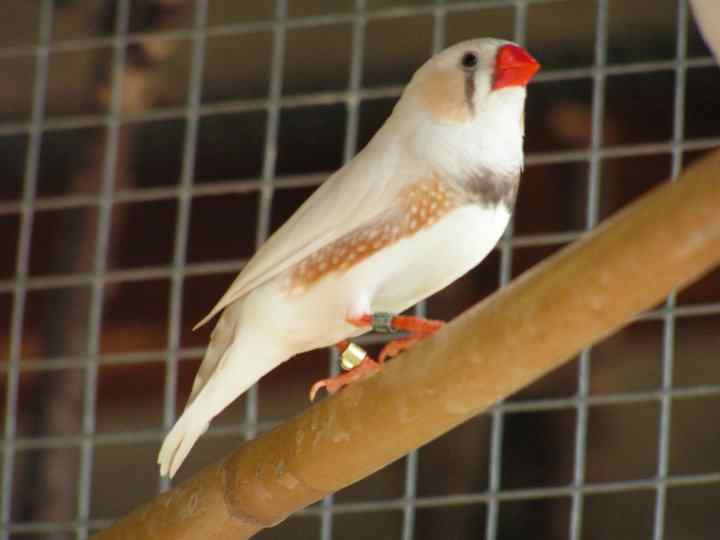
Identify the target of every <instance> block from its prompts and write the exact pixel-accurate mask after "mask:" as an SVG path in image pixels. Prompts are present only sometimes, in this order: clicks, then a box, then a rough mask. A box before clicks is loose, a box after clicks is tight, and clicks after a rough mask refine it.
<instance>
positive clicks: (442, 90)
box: [419, 69, 470, 124]
mask: <svg viewBox="0 0 720 540" xmlns="http://www.w3.org/2000/svg"><path fill="white" fill-rule="evenodd" d="M419 97H420V101H421V102H422V104H423V106H425V108H426V109H427V110H428V112H429V113H430V114H431V115H432V117H433V118H434V119H435V120H438V121H441V122H452V123H456V124H460V123H464V122H467V121H468V120H469V119H470V110H469V109H468V107H467V105H466V103H465V76H464V74H463V73H462V72H461V71H460V70H459V69H456V70H454V71H435V72H432V73H429V74H428V75H427V76H426V77H425V78H424V79H423V80H422V84H421V85H420V86H419Z"/></svg>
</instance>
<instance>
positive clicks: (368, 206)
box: [195, 145, 417, 329]
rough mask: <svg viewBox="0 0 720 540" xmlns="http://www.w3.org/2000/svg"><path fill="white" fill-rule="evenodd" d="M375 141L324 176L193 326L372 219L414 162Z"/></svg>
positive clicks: (385, 205) (407, 178)
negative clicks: (402, 161) (408, 162)
mask: <svg viewBox="0 0 720 540" xmlns="http://www.w3.org/2000/svg"><path fill="white" fill-rule="evenodd" d="M380 150H386V149H381V148H379V145H375V146H374V148H371V147H370V146H369V147H367V148H365V149H364V150H363V151H362V152H361V153H360V154H358V155H357V156H356V157H355V159H353V160H352V161H351V162H350V163H348V164H347V165H346V166H345V167H343V168H342V169H340V170H339V171H338V172H336V173H335V174H333V175H332V176H331V177H330V178H328V179H327V180H326V181H325V183H324V184H323V185H321V186H320V188H318V189H317V190H316V191H315V193H313V194H312V195H311V196H310V198H309V199H308V200H306V201H305V203H303V205H302V206H300V208H298V210H297V211H296V212H295V214H293V216H292V217H291V218H290V219H289V220H288V221H287V222H286V223H285V224H284V225H283V226H282V227H280V229H278V230H277V231H276V232H275V233H274V234H273V235H272V236H271V237H270V238H269V239H268V240H267V242H265V243H264V244H263V245H262V246H261V247H260V249H259V250H258V251H257V253H256V254H255V255H254V256H253V257H252V259H251V260H250V261H249V262H248V263H247V265H246V266H245V267H244V268H243V270H242V271H241V272H240V274H239V275H238V276H237V278H235V281H234V282H233V283H232V285H230V288H229V289H228V290H227V292H225V294H224V295H223V297H222V298H221V299H220V301H219V302H218V303H217V304H216V305H215V307H213V308H212V310H211V311H210V313H209V314H208V315H207V316H206V317H205V318H204V319H203V320H201V321H200V322H199V323H198V324H197V325H195V329H197V328H199V327H200V326H202V325H204V324H205V323H207V322H208V321H209V320H210V319H211V318H212V317H214V316H215V315H216V314H218V313H219V312H220V311H222V310H223V309H224V308H226V307H227V306H228V305H230V304H231V303H232V302H234V301H235V300H237V299H238V298H240V297H242V296H243V295H245V294H247V293H248V292H250V291H251V290H252V289H254V288H256V287H258V286H259V285H262V284H263V283H265V282H267V281H269V280H270V279H272V278H274V277H275V276H277V275H279V274H280V273H282V272H284V271H285V270H287V269H288V268H290V267H291V266H293V265H294V264H297V263H298V262H300V261H301V260H303V259H304V258H305V257H307V256H309V255H311V254H312V253H314V252H315V251H317V250H318V249H320V248H322V247H323V246H325V245H327V244H329V243H331V242H333V241H334V240H336V239H338V238H340V237H341V236H343V235H345V234H347V233H349V232H350V231H352V230H353V229H355V228H356V227H358V226H360V225H362V224H363V223H367V222H368V221H370V220H372V219H373V217H374V216H377V215H378V214H380V213H381V212H383V211H384V210H386V209H387V208H388V207H390V206H391V205H392V204H393V199H394V198H395V195H396V194H397V193H398V192H399V191H400V189H402V188H403V187H404V186H406V185H407V184H408V183H411V182H412V181H413V179H414V178H416V177H417V174H413V173H416V172H417V171H414V170H412V169H413V167H407V166H404V167H403V166H399V164H398V160H397V159H392V160H388V159H387V158H385V159H384V160H383V159H382V158H380V156H378V153H379V154H381V155H382V156H388V154H392V152H387V151H380Z"/></svg>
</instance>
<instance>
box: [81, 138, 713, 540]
mask: <svg viewBox="0 0 720 540" xmlns="http://www.w3.org/2000/svg"><path fill="white" fill-rule="evenodd" d="M718 263H720V151H715V152H714V153H712V154H710V155H708V156H707V157H705V158H704V159H703V160H702V161H700V162H698V163H697V164H695V165H693V166H692V167H690V168H689V169H688V170H686V171H685V172H684V174H683V175H682V178H681V179H680V181H679V182H677V183H668V184H666V185H664V186H662V187H660V188H659V189H656V190H654V191H653V192H651V193H649V194H648V195H646V196H645V197H643V198H642V199H640V200H638V201H637V202H636V203H634V204H632V205H630V206H629V207H628V208H626V209H625V210H623V211H622V212H620V213H618V214H617V215H616V216H614V217H613V218H611V219H609V220H608V221H606V222H605V223H604V224H602V225H601V226H600V227H599V228H598V229H597V230H595V231H593V232H592V234H590V235H589V236H588V237H586V238H584V239H582V240H580V241H578V242H576V243H575V244H574V245H572V246H570V247H568V248H566V249H564V250H563V251H562V252H560V253H558V254H557V255H555V256H553V257H551V258H550V259H548V260H546V261H544V262H543V263H541V264H539V265H537V266H536V267H535V268H533V269H532V270H530V271H529V272H527V273H526V274H524V275H523V276H522V277H520V278H519V279H516V280H515V281H514V282H513V283H512V284H511V285H510V286H508V287H507V288H505V289H503V290H501V291H499V292H498V293H497V294H495V295H493V296H492V297H490V298H488V299H486V300H485V301H483V302H481V303H480V304H478V305H476V306H474V307H473V308H471V309H470V310H468V311H467V312H465V313H464V314H463V315H461V316H460V317H458V318H457V319H456V320H454V321H453V322H452V323H451V324H448V325H447V326H446V327H445V328H443V329H442V330H440V331H439V332H438V333H437V334H435V335H434V336H432V337H430V338H428V339H426V340H424V341H423V342H422V343H420V344H418V345H416V346H415V347H414V348H412V349H411V350H409V351H408V352H406V353H405V354H403V355H402V356H401V357H399V358H398V359H397V360H394V361H393V362H391V363H390V364H389V365H387V366H386V367H385V368H384V369H383V370H382V371H381V372H380V373H379V374H377V375H376V376H373V377H371V378H369V379H367V380H366V381H363V382H360V383H356V384H353V385H351V386H350V387H348V388H346V389H344V390H343V391H342V392H340V393H339V394H337V395H335V396H333V397H331V398H330V399H326V400H323V401H322V402H320V403H318V404H316V405H314V406H312V407H310V408H309V409H308V410H306V411H305V412H303V413H302V414H300V415H299V416H297V417H295V418H292V419H290V420H288V421H287V422H286V423H284V424H283V425H281V426H279V427H278V428H276V429H274V430H272V431H270V432H268V433H264V434H263V435H261V436H260V437H259V438H257V439H255V440H253V441H251V442H248V443H247V444H244V445H243V446H241V447H240V448H238V449H237V450H236V451H235V452H233V453H232V454H230V455H229V456H228V457H226V458H225V459H224V460H222V461H221V462H219V463H217V464H214V465H211V466H209V467H206V468H205V469H203V470H202V471H201V472H199V473H198V474H197V475H196V476H194V477H193V478H191V479H190V480H188V481H186V482H184V483H183V484H181V485H179V486H177V487H175V488H173V489H172V490H170V491H169V492H166V493H164V494H161V495H159V496H158V497H156V498H155V499H154V500H153V501H151V502H150V503H148V504H147V505H145V506H144V507H142V508H140V509H138V510H136V511H135V512H133V513H132V514H130V515H129V516H127V517H125V518H124V519H122V520H120V521H119V522H118V523H116V524H115V525H113V526H112V527H110V528H109V529H107V530H105V531H103V532H101V533H99V534H98V535H97V536H96V537H95V538H96V540H101V539H102V540H109V539H120V538H123V539H133V540H144V539H150V538H153V539H158V538H161V539H163V540H174V539H180V538H183V539H194V538H198V539H200V538H213V539H233V540H240V539H244V538H248V537H250V536H251V535H253V534H255V533H256V532H258V531H259V530H260V529H262V528H263V527H270V526H272V525H273V524H275V523H278V522H279V521H282V520H283V519H285V518H286V517H287V516H288V515H290V514H291V513H292V512H294V511H296V510H298V509H300V508H303V507H305V506H307V505H309V504H311V503H313V502H315V501H317V500H318V499H320V498H321V497H322V496H324V495H326V494H328V493H332V492H334V491H337V490H339V489H341V488H343V487H345V486H347V485H349V484H352V483H353V482H356V481H358V480H360V479H361V478H364V477H365V476H368V475H369V474H371V473H373V472H374V471H376V470H378V469H380V468H381V467H384V466H385V465H387V464H389V463H390V462H392V461H394V460H396V459H398V458H400V457H402V456H404V455H405V454H407V453H408V452H409V451H411V450H413V449H415V448H417V447H419V446H421V445H423V444H425V443H427V442H428V441H430V440H431V439H434V438H435V437H438V436H439V435H441V434H443V433H445V432H446V431H448V430H450V429H451V428H453V427H454V426H456V425H458V424H460V423H461V422H464V421H465V420H467V419H469V418H471V417H472V416H474V415H476V414H478V413H480V412H482V411H483V410H485V409H487V408H488V407H490V406H491V405H492V404H493V403H495V402H496V401H498V400H500V399H502V398H506V397H508V396H509V395H511V394H512V393H513V392H516V391H517V390H518V389H520V388H522V387H523V386H525V385H527V384H528V383H530V382H532V381H534V380H535V379H538V378H539V377H541V376H542V375H544V374H545V373H547V372H548V371H550V370H551V369H553V368H555V367H557V366H559V365H560V364H562V363H563V362H565V361H567V360H568V359H569V358H571V357H573V355H575V354H576V353H577V352H578V351H580V350H581V349H582V348H583V347H586V346H588V345H590V344H591V343H593V342H595V341H598V340H599V339H601V338H603V337H605V336H607V335H608V334H611V333H612V332H614V331H616V330H617V329H618V328H620V327H621V326H623V325H624V324H626V323H627V322H628V321H630V320H631V319H632V318H633V316H635V315H636V314H638V313H639V312H641V311H643V310H645V309H647V308H649V307H651V306H653V305H654V304H656V303H657V302H659V301H661V300H662V299H663V297H665V296H666V295H667V294H668V293H669V292H670V291H671V290H672V289H673V288H675V287H680V286H683V285H686V284H688V283H690V282H691V281H693V280H695V279H697V278H698V277H699V276H700V275H702V274H703V273H705V272H707V271H708V270H710V269H711V268H713V266H715V265H717V264H718Z"/></svg>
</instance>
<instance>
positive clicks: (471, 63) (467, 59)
mask: <svg viewBox="0 0 720 540" xmlns="http://www.w3.org/2000/svg"><path fill="white" fill-rule="evenodd" d="M477 64H478V57H477V54H475V53H474V52H466V53H465V54H463V56H462V59H461V60H460V65H461V66H462V67H463V68H464V69H474V68H475V67H476V66H477Z"/></svg>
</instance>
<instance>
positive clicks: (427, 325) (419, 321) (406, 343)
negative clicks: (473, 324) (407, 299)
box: [378, 315, 445, 364]
mask: <svg viewBox="0 0 720 540" xmlns="http://www.w3.org/2000/svg"><path fill="white" fill-rule="evenodd" d="M444 324H445V322H444V321H436V320H433V319H423V318H422V317H412V316H409V315H396V316H395V317H393V318H392V319H391V321H390V327H391V329H392V331H395V332H408V333H409V334H410V336H408V337H405V338H400V339H395V340H393V341H391V342H389V343H387V344H386V345H385V346H384V347H383V348H382V350H381V351H380V355H379V356H378V363H380V364H382V363H383V362H385V360H386V359H388V358H392V357H394V356H397V355H398V354H400V353H401V352H403V351H404V350H406V349H409V348H410V347H412V346H413V345H415V344H416V343H417V342H418V341H420V340H422V339H423V338H425V337H427V336H429V335H430V334H433V333H435V332H437V331H438V330H439V329H440V328H442V326H443V325H444Z"/></svg>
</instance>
